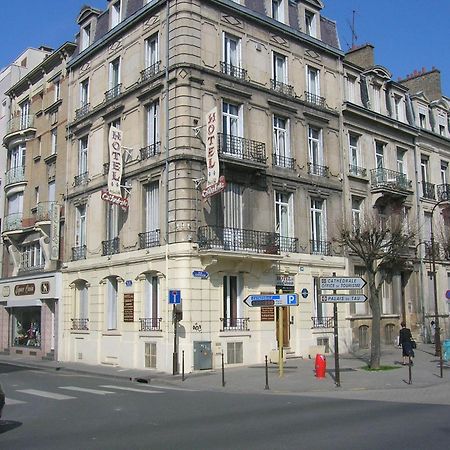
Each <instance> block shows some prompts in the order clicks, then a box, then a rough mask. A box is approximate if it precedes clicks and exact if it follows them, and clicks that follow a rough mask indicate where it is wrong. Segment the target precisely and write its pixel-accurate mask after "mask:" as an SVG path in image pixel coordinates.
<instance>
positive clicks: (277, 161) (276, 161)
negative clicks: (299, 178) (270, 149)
mask: <svg viewBox="0 0 450 450" xmlns="http://www.w3.org/2000/svg"><path fill="white" fill-rule="evenodd" d="M272 163H273V165H274V166H276V167H284V168H286V169H291V170H294V169H295V159H294V158H291V157H290V156H282V155H279V154H277V153H273V154H272Z"/></svg>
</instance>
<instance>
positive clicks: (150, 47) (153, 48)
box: [145, 34, 159, 75]
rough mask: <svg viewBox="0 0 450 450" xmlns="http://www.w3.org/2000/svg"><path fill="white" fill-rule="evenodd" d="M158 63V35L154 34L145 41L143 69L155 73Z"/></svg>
mask: <svg viewBox="0 0 450 450" xmlns="http://www.w3.org/2000/svg"><path fill="white" fill-rule="evenodd" d="M158 62H159V46H158V35H157V34H155V35H153V36H151V37H149V38H148V39H146V40H145V67H146V68H154V69H155V71H154V73H156V65H157V64H158ZM154 73H153V75H154Z"/></svg>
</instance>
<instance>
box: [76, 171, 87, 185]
mask: <svg viewBox="0 0 450 450" xmlns="http://www.w3.org/2000/svg"><path fill="white" fill-rule="evenodd" d="M88 181H89V172H84V173H80V174H79V175H77V176H75V177H74V179H73V185H74V187H76V186H81V185H83V184H87V183H88Z"/></svg>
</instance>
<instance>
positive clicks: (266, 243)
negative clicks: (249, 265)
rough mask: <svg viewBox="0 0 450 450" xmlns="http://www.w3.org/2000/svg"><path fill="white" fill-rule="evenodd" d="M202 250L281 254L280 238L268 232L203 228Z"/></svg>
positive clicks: (200, 230) (199, 239) (200, 232)
mask: <svg viewBox="0 0 450 450" xmlns="http://www.w3.org/2000/svg"><path fill="white" fill-rule="evenodd" d="M198 247H199V249H200V250H212V249H216V250H224V251H231V252H251V253H266V254H269V255H279V254H280V236H279V235H278V234H276V233H271V232H267V231H255V230H243V229H240V228H225V227H217V226H203V227H200V228H199V229H198Z"/></svg>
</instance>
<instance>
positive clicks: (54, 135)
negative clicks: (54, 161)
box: [50, 128, 58, 155]
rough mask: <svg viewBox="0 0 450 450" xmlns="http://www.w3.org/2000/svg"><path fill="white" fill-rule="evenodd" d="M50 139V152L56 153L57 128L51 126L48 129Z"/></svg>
mask: <svg viewBox="0 0 450 450" xmlns="http://www.w3.org/2000/svg"><path fill="white" fill-rule="evenodd" d="M50 136H51V137H50V140H51V144H50V147H51V148H50V152H51V154H52V155H56V153H57V147H58V130H57V128H53V129H52V130H51V131H50Z"/></svg>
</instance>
